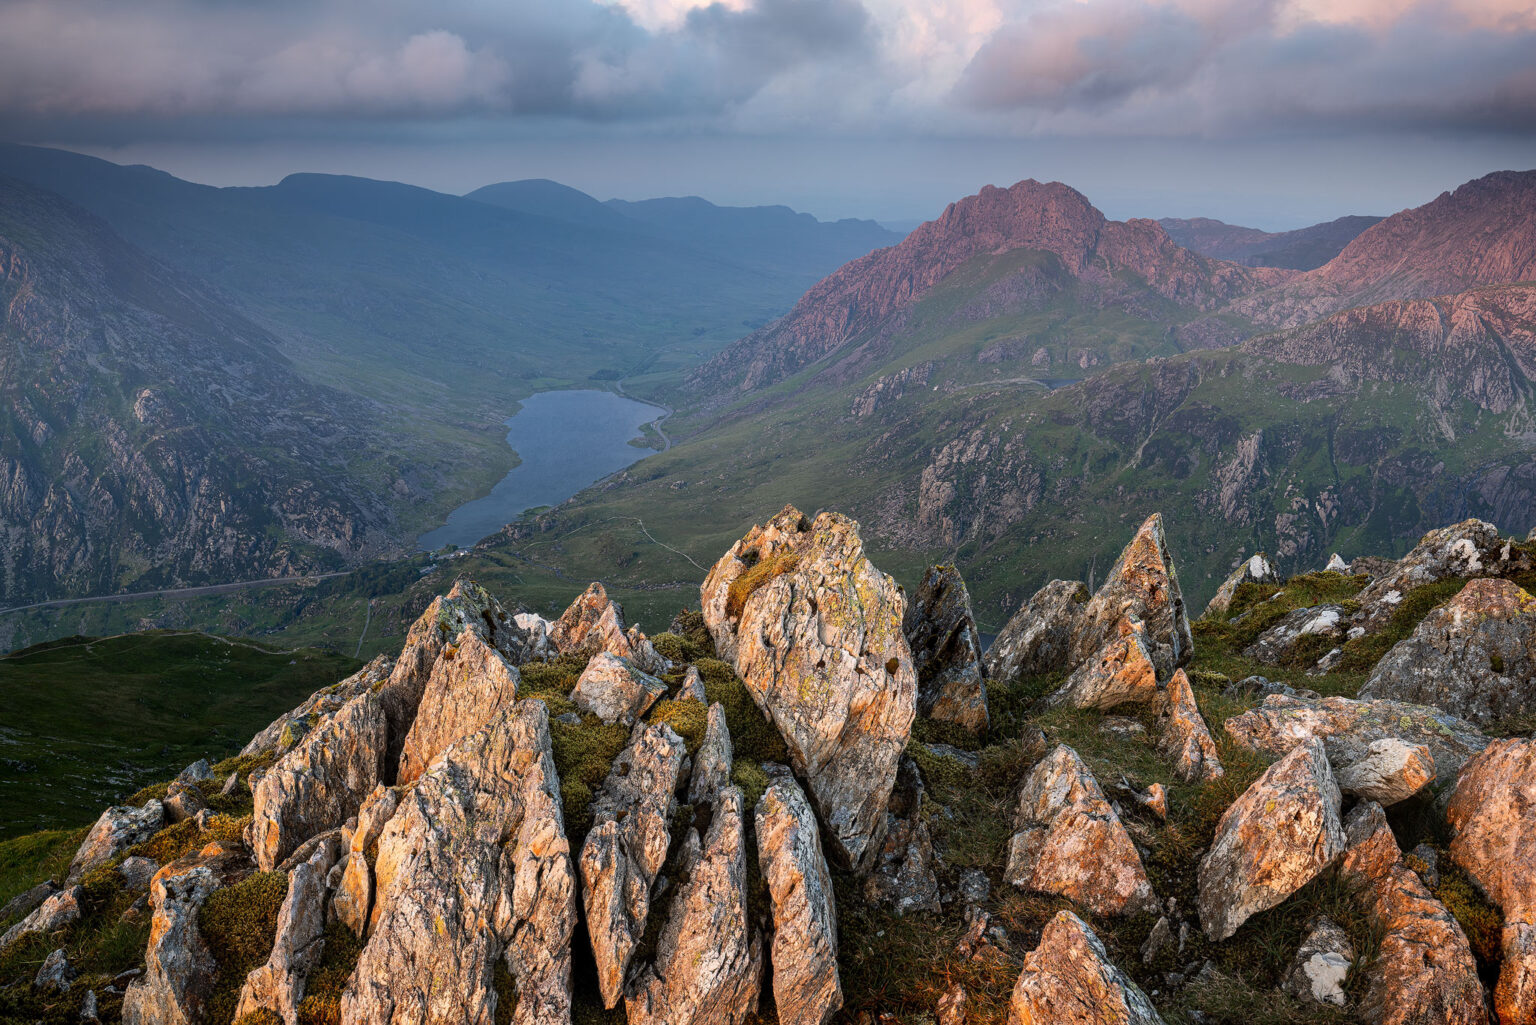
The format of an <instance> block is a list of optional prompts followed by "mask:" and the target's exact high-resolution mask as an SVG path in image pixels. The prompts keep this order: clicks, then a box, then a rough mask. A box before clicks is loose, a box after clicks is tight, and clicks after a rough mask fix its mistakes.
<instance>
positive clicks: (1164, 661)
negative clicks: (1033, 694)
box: [1072, 513, 1195, 675]
mask: <svg viewBox="0 0 1536 1025" xmlns="http://www.w3.org/2000/svg"><path fill="white" fill-rule="evenodd" d="M1130 620H1135V621H1138V622H1140V623H1141V624H1142V625H1143V626H1144V627H1145V637H1144V639H1145V641H1146V644H1147V648H1148V649H1149V651H1150V652H1151V654H1152V661H1153V662H1154V663H1155V664H1156V666H1157V668H1158V672H1159V673H1161V674H1164V675H1166V674H1168V673H1171V672H1173V670H1174V669H1175V668H1176V667H1178V666H1182V665H1184V664H1185V663H1187V662H1188V661H1189V659H1190V656H1191V655H1193V654H1194V650H1195V646H1194V639H1193V637H1192V636H1191V634H1190V632H1189V617H1188V615H1187V614H1186V613H1185V610H1184V595H1183V592H1181V591H1180V590H1179V575H1178V573H1177V572H1176V571H1175V570H1174V568H1173V558H1172V556H1170V555H1169V553H1168V544H1167V541H1166V540H1165V538H1164V536H1163V517H1162V514H1161V513H1153V514H1152V515H1151V516H1149V517H1147V520H1146V522H1145V523H1143V524H1142V525H1141V528H1140V529H1139V530H1137V531H1136V536H1135V537H1133V538H1131V543H1130V544H1128V545H1126V546H1125V551H1123V552H1121V553H1120V558H1119V559H1118V560H1116V562H1115V565H1114V566H1113V567H1112V568H1111V569H1110V571H1109V575H1108V576H1107V577H1105V578H1104V584H1103V586H1102V587H1100V588H1099V590H1098V592H1097V593H1096V594H1094V596H1093V597H1092V598H1090V599H1089V600H1088V604H1087V605H1085V606H1084V607H1083V612H1082V616H1081V619H1080V621H1079V624H1078V627H1077V630H1076V636H1075V637H1074V638H1073V643H1072V655H1073V658H1074V660H1075V661H1081V660H1083V659H1087V658H1091V657H1093V655H1094V654H1096V653H1097V652H1098V651H1099V650H1100V649H1101V648H1103V647H1104V646H1105V645H1106V644H1108V643H1109V642H1110V641H1112V640H1114V639H1115V638H1117V637H1119V636H1120V635H1121V634H1122V633H1123V632H1124V627H1125V624H1126V622H1127V621H1130Z"/></svg>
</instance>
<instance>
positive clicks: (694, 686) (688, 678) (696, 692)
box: [677, 666, 709, 702]
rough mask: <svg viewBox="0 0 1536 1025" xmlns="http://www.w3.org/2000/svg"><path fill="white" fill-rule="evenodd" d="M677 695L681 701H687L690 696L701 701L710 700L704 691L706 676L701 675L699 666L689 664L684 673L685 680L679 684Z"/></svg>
mask: <svg viewBox="0 0 1536 1025" xmlns="http://www.w3.org/2000/svg"><path fill="white" fill-rule="evenodd" d="M677 697H678V700H679V701H686V700H687V699H689V698H692V699H693V700H695V701H699V702H707V701H708V700H709V697H708V696H707V695H706V694H705V693H704V677H702V676H700V675H699V669H698V667H697V666H689V667H688V670H687V671H686V672H685V673H683V681H682V683H679V684H678V685H677Z"/></svg>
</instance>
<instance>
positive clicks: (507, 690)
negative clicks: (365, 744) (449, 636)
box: [398, 630, 522, 785]
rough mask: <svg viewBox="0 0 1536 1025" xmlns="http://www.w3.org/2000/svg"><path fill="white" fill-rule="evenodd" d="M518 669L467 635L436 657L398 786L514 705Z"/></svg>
mask: <svg viewBox="0 0 1536 1025" xmlns="http://www.w3.org/2000/svg"><path fill="white" fill-rule="evenodd" d="M521 682H522V677H521V676H520V675H519V674H518V671H517V667H516V666H514V665H513V664H512V663H510V662H508V661H507V658H506V656H505V655H503V654H502V653H501V652H499V651H497V650H496V649H495V648H493V647H491V646H490V645H489V644H487V643H486V641H485V639H484V638H483V637H482V636H481V632H480V631H478V630H465V631H464V632H463V633H461V634H459V636H458V638H457V639H456V640H455V641H454V643H452V644H450V645H448V646H447V647H445V648H443V650H442V651H441V652H439V653H438V656H437V661H436V662H434V663H433V664H432V672H431V674H430V675H429V676H428V677H427V683H426V687H425V688H424V689H423V691H422V695H421V700H420V702H419V703H418V706H417V712H416V718H415V720H414V721H413V722H412V723H411V728H410V731H409V732H407V733H406V735H405V742H404V744H403V746H402V747H401V750H400V772H399V777H398V782H400V783H401V784H402V785H403V784H408V783H410V782H412V781H413V780H415V779H416V778H417V777H419V776H420V775H421V774H422V773H423V772H425V771H426V770H427V767H428V766H430V765H431V764H432V763H433V762H434V761H436V760H437V757H438V756H439V755H441V754H442V753H443V752H444V751H445V750H447V749H448V747H449V746H450V745H451V744H453V742H454V741H456V740H458V739H459V738H460V737H465V736H468V735H469V734H471V733H473V732H475V731H476V730H478V729H479V728H480V727H482V726H484V725H485V724H486V723H488V722H490V721H491V719H492V718H493V717H494V716H495V715H496V713H497V712H499V711H501V710H502V709H503V708H510V707H512V705H513V704H514V703H515V702H516V701H517V688H518V686H519V684H520V683H521Z"/></svg>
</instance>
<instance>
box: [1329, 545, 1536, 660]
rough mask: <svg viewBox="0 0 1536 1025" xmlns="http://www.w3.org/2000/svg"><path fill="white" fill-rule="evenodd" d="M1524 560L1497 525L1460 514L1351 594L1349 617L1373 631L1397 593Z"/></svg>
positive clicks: (1499, 571)
mask: <svg viewBox="0 0 1536 1025" xmlns="http://www.w3.org/2000/svg"><path fill="white" fill-rule="evenodd" d="M1529 562H1530V559H1529V556H1527V555H1525V554H1524V553H1522V552H1520V551H1518V550H1516V549H1515V548H1514V546H1513V544H1512V543H1511V541H1510V540H1508V539H1505V538H1502V537H1500V536H1499V529H1498V528H1497V527H1495V526H1494V525H1493V524H1491V523H1484V522H1483V521H1482V520H1463V521H1462V522H1461V523H1457V524H1454V525H1452V526H1449V527H1441V528H1440V529H1439V530H1431V531H1430V532H1429V533H1428V534H1425V535H1424V537H1423V539H1422V540H1420V541H1419V543H1418V544H1417V545H1415V546H1414V549H1413V551H1411V552H1409V553H1408V554H1407V555H1405V556H1403V557H1402V558H1401V559H1399V560H1398V561H1397V564H1396V565H1395V566H1394V567H1393V568H1392V569H1391V570H1390V571H1389V572H1387V573H1384V574H1382V575H1381V576H1378V577H1377V578H1376V579H1374V580H1372V581H1371V582H1370V583H1369V584H1367V585H1366V587H1365V589H1364V590H1362V591H1361V592H1360V593H1359V594H1358V595H1356V596H1355V601H1356V602H1357V603H1358V605H1359V609H1358V611H1356V612H1355V614H1354V615H1353V616H1352V617H1351V622H1352V623H1353V624H1354V625H1355V626H1358V627H1361V628H1362V629H1364V630H1365V632H1366V633H1375V632H1376V631H1378V630H1380V629H1381V628H1382V627H1383V626H1386V624H1387V622H1388V620H1390V619H1391V618H1392V613H1393V612H1394V611H1395V610H1396V609H1397V607H1398V605H1400V604H1401V603H1402V600H1403V597H1404V596H1405V595H1406V594H1407V593H1408V592H1409V591H1412V590H1413V589H1414V588H1416V587H1423V586H1424V585H1425V584H1432V583H1434V582H1436V581H1437V580H1445V579H1447V578H1449V577H1494V576H1504V575H1507V574H1509V573H1511V572H1514V571H1516V570H1517V569H1521V568H1529Z"/></svg>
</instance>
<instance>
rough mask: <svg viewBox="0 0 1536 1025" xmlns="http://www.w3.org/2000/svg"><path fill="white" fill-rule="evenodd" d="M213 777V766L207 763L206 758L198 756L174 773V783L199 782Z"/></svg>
mask: <svg viewBox="0 0 1536 1025" xmlns="http://www.w3.org/2000/svg"><path fill="white" fill-rule="evenodd" d="M212 778H213V767H212V766H210V765H209V764H208V759H206V758H199V759H198V760H197V761H195V762H193V763H192V764H191V765H189V766H187V767H186V768H185V769H182V770H181V771H180V772H178V773H177V774H176V779H175V780H173V782H176V783H201V782H203V781H204V780H209V779H212Z"/></svg>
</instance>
